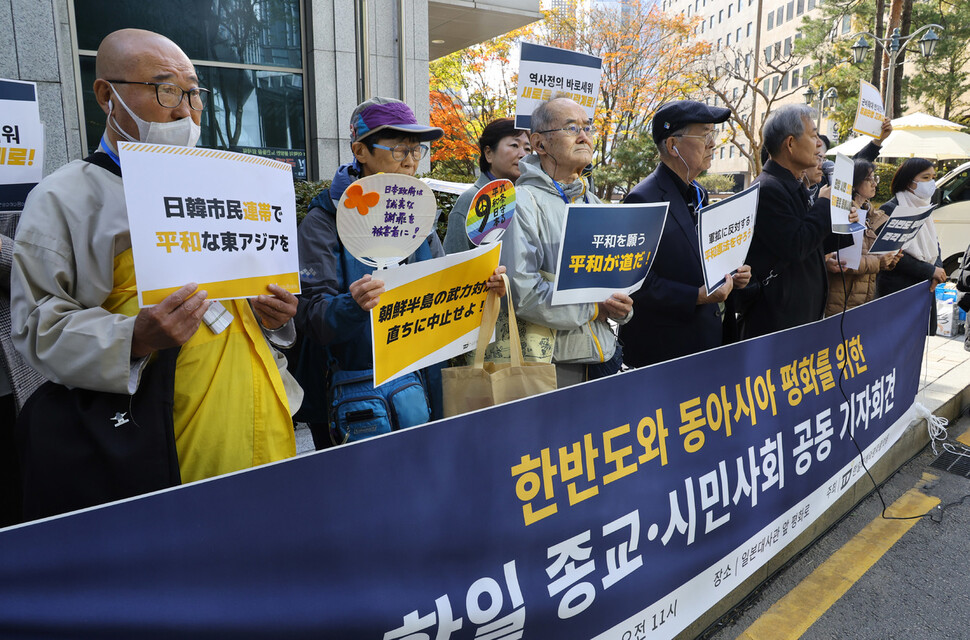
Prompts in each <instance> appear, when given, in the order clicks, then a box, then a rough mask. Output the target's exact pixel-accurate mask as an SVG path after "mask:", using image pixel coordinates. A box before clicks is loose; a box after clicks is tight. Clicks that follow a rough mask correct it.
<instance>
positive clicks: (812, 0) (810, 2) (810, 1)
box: [808, 0, 815, 11]
mask: <svg viewBox="0 0 970 640" xmlns="http://www.w3.org/2000/svg"><path fill="white" fill-rule="evenodd" d="M814 8H815V0H808V10H809V11H811V10H812V9H814Z"/></svg>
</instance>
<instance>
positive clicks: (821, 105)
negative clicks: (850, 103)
mask: <svg viewBox="0 0 970 640" xmlns="http://www.w3.org/2000/svg"><path fill="white" fill-rule="evenodd" d="M802 95H803V96H805V104H807V105H811V104H812V103H813V102H814V103H815V104H816V106H817V107H818V111H817V115H816V117H815V126H816V127H818V130H819V131H821V130H822V115H823V114H824V111H825V110H826V109H832V108H834V107H835V101H836V100H837V99H838V97H839V92H838V91H837V90H836V88H835V87H829V88H828V89H823V88H822V87H819V88H818V91H815V90H814V89H812V87H811V85H809V86H807V87H805V91H804V92H803V93H802Z"/></svg>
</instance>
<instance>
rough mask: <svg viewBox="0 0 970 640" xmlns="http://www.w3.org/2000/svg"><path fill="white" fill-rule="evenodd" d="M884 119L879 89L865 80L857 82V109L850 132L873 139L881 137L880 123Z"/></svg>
mask: <svg viewBox="0 0 970 640" xmlns="http://www.w3.org/2000/svg"><path fill="white" fill-rule="evenodd" d="M885 117H886V107H885V106H883V104H882V96H881V95H879V89H877V88H876V87H874V86H873V85H871V84H869V83H868V82H866V81H865V80H859V108H858V109H857V110H856V113H855V123H854V124H853V125H852V130H853V131H855V132H856V133H863V134H865V135H867V136H872V137H873V138H878V137H879V136H881V135H882V121H883V119H884V118H885Z"/></svg>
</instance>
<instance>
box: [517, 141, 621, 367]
mask: <svg viewBox="0 0 970 640" xmlns="http://www.w3.org/2000/svg"><path fill="white" fill-rule="evenodd" d="M519 170H520V171H521V172H522V175H521V177H520V178H519V179H518V181H517V182H516V183H515V216H514V217H513V218H512V223H511V224H510V225H509V228H508V230H507V231H506V232H505V235H504V236H502V259H501V263H502V264H504V265H505V266H506V267H507V268H508V271H509V276H510V281H511V284H512V291H511V294H512V300H513V302H514V303H515V311H516V314H517V315H518V316H519V317H520V318H522V319H524V320H528V321H530V322H534V323H535V324H538V325H542V326H544V327H549V328H551V329H555V330H556V347H555V351H554V352H553V358H552V361H553V362H558V363H564V364H565V363H577V364H580V363H582V364H593V363H598V362H606V361H608V360H609V359H610V358H612V357H613V353H614V351H616V336H615V335H614V334H613V331H612V330H611V329H610V326H609V324H608V323H606V322H598V321H596V319H595V318H596V313H597V308H596V304H594V303H588V304H566V305H557V306H553V305H552V290H553V282H552V280H553V279H554V278H555V273H556V269H557V265H556V260H557V259H558V257H559V245H560V240H561V238H562V229H563V224H564V223H565V220H566V203H565V202H564V201H563V198H562V196H560V195H559V192H558V191H557V190H556V187H555V185H554V184H553V182H552V179H551V178H550V177H549V176H548V175H547V174H546V173H545V171H543V170H542V167H541V166H539V158H538V156H534V155H533V156H526V157H525V158H522V160H520V161H519ZM589 202H590V204H594V203H599V202H600V200H599V198H597V197H596V196H595V195H593V194H589ZM632 316H633V313H632V312H631V313H630V314H629V315H628V316H627V317H626V318H624V319H622V320H621V321H620V324H625V323H626V322H628V321H629V319H630V318H631V317H632Z"/></svg>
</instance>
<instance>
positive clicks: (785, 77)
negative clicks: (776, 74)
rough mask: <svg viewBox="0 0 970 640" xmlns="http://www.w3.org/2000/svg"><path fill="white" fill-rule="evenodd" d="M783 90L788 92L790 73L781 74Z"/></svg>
mask: <svg viewBox="0 0 970 640" xmlns="http://www.w3.org/2000/svg"><path fill="white" fill-rule="evenodd" d="M781 90H782V91H788V73H787V72H785V73H783V74H781Z"/></svg>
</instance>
